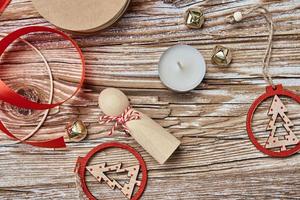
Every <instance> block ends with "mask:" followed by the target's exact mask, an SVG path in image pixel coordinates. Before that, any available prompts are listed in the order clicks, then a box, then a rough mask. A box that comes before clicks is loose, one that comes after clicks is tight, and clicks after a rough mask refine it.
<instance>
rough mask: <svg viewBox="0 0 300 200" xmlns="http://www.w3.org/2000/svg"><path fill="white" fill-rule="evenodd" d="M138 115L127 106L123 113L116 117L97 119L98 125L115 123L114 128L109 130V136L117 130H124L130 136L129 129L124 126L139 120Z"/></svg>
mask: <svg viewBox="0 0 300 200" xmlns="http://www.w3.org/2000/svg"><path fill="white" fill-rule="evenodd" d="M140 118H141V117H140V114H139V113H138V112H137V111H135V110H133V109H132V108H131V107H130V106H128V107H127V108H126V109H125V111H124V112H123V113H122V114H121V115H119V116H116V117H113V116H107V115H103V116H100V117H99V123H100V124H108V123H111V122H115V124H114V126H113V127H112V128H111V130H110V132H109V135H112V134H113V133H114V132H115V130H117V129H119V130H124V131H125V133H126V134H130V133H129V129H128V127H127V126H126V123H127V122H129V121H131V120H137V119H140Z"/></svg>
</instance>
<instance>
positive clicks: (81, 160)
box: [75, 142, 148, 200]
mask: <svg viewBox="0 0 300 200" xmlns="http://www.w3.org/2000/svg"><path fill="white" fill-rule="evenodd" d="M108 148H120V149H124V150H127V151H129V152H130V153H131V154H133V155H134V156H135V158H136V159H137V160H138V161H139V164H140V166H141V173H142V180H141V184H140V186H139V189H138V191H137V192H136V193H135V194H134V196H133V197H132V198H131V200H138V199H140V197H141V196H142V194H143V192H144V190H145V188H146V185H147V180H148V172H147V166H146V163H145V161H144V159H143V158H142V156H141V155H140V154H139V153H138V152H137V151H136V150H135V149H133V148H132V147H130V146H129V145H126V144H122V143H118V142H110V143H104V144H101V145H99V146H97V147H95V148H94V149H92V150H91V151H90V152H89V153H88V154H87V155H86V156H85V157H78V160H77V163H76V168H75V172H76V173H78V175H79V178H80V183H81V187H82V190H83V192H84V193H85V195H86V196H87V197H88V199H90V200H97V199H96V198H95V197H94V196H93V194H92V193H91V192H90V190H89V189H88V187H87V185H86V179H85V173H86V171H87V169H86V167H87V164H88V162H89V160H90V159H91V158H92V157H93V156H94V155H95V154H96V153H98V152H101V151H103V150H105V149H108Z"/></svg>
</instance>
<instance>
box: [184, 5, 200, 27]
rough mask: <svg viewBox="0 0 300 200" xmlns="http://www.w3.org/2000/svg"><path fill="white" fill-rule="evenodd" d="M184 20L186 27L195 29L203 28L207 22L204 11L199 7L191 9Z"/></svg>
mask: <svg viewBox="0 0 300 200" xmlns="http://www.w3.org/2000/svg"><path fill="white" fill-rule="evenodd" d="M184 19H185V25H186V26H187V27H189V28H194V29H197V28H201V27H202V25H203V24H204V20H205V18H204V15H203V12H202V10H201V9H200V8H198V7H194V8H189V9H188V10H187V11H186V12H185V16H184Z"/></svg>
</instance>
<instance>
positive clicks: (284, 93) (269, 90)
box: [246, 84, 300, 157]
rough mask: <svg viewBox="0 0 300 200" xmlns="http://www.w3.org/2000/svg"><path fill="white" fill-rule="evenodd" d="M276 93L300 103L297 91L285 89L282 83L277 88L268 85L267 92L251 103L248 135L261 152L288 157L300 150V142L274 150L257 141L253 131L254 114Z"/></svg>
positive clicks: (248, 116)
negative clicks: (282, 149)
mask: <svg viewBox="0 0 300 200" xmlns="http://www.w3.org/2000/svg"><path fill="white" fill-rule="evenodd" d="M275 95H277V96H286V97H289V98H291V99H293V100H295V101H296V102H297V103H300V96H298V95H296V94H295V93H293V92H291V91H289V90H285V89H284V88H283V86H282V85H281V84H280V85H276V86H275V88H273V87H272V86H268V87H267V88H266V93H264V94H263V95H261V96H260V97H259V98H258V99H256V100H255V101H254V103H253V104H252V105H251V107H250V109H249V111H248V115H247V122H246V128H247V132H248V136H249V138H250V140H251V142H252V143H253V144H254V146H255V147H256V148H257V149H258V150H260V151H261V152H263V153H265V154H267V155H269V156H272V157H288V156H291V155H293V154H295V153H297V152H298V151H299V150H300V142H299V143H298V144H297V145H296V146H295V147H293V148H291V149H288V150H285V151H280V152H277V151H272V150H270V149H267V148H265V147H264V146H262V145H261V144H260V143H259V142H258V141H257V139H256V137H255V135H254V133H253V130H252V120H253V115H254V113H255V111H256V109H257V108H258V106H259V105H260V104H261V103H262V102H263V101H265V100H267V99H268V98H270V97H274V96H275Z"/></svg>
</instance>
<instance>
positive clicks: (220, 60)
mask: <svg viewBox="0 0 300 200" xmlns="http://www.w3.org/2000/svg"><path fill="white" fill-rule="evenodd" d="M211 61H212V63H213V64H215V65H219V66H228V65H229V64H230V63H231V61H232V53H231V50H230V49H229V48H227V47H224V46H220V45H217V46H215V48H214V50H213V55H212V57H211Z"/></svg>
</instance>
